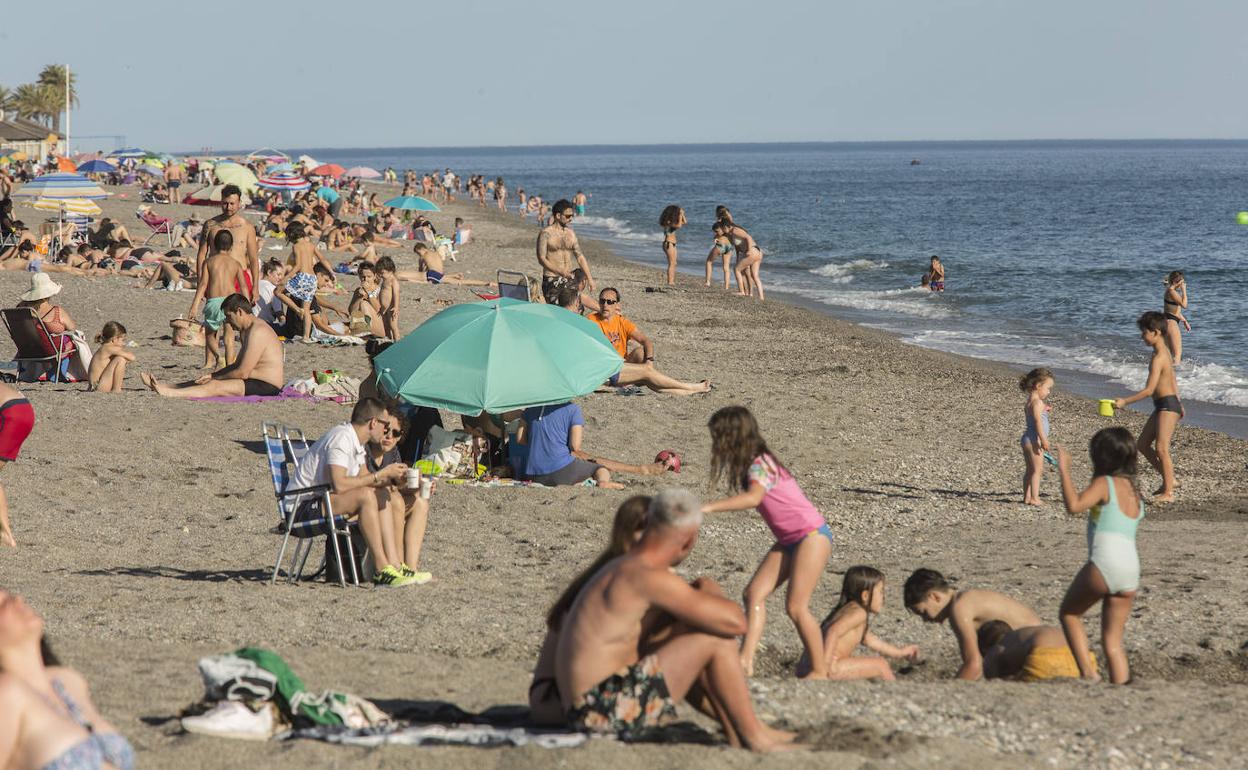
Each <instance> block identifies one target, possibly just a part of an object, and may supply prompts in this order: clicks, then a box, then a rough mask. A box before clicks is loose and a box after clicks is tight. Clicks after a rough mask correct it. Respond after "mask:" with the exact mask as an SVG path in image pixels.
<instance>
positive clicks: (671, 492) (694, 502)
mask: <svg viewBox="0 0 1248 770" xmlns="http://www.w3.org/2000/svg"><path fill="white" fill-rule="evenodd" d="M646 521H647V522H648V523H649V524H650V525H652V526H662V527H673V528H676V529H683V528H685V527H697V526H701V524H702V501H701V500H699V499H698V496H697V495H695V494H694V493H692V492H690V491H689V490H687V489H680V488H672V489H664V490H663V491H662V492H659V493H658V494H657V495H655V496H654V497H653V498H651V499H650V507H649V508H648V509H647V510H646Z"/></svg>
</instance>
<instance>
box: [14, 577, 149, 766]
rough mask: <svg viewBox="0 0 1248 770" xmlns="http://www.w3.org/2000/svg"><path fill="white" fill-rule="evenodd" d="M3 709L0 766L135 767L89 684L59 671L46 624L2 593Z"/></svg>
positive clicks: (17, 600)
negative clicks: (91, 692) (44, 633)
mask: <svg viewBox="0 0 1248 770" xmlns="http://www.w3.org/2000/svg"><path fill="white" fill-rule="evenodd" d="M0 703H3V704H4V708H3V709H0V767H5V768H9V770H79V769H80V768H81V769H82V770H100V769H101V768H104V767H109V768H116V770H132V768H133V767H134V749H132V748H131V747H130V743H129V742H128V741H127V740H126V739H125V738H124V737H122V736H121V734H119V733H118V732H117V728H115V727H113V726H112V725H111V724H109V723H108V722H107V721H105V719H104V718H103V717H102V716H100V714H99V712H98V711H96V709H95V704H94V703H92V702H91V695H90V693H89V692H88V689H87V680H86V679H84V678H83V676H82V674H79V673H78V672H77V671H74V670H73V669H72V668H67V667H65V666H62V665H60V661H58V660H57V658H56V656H55V655H54V654H53V653H52V650H51V648H49V647H48V644H47V642H46V640H45V639H44V637H43V620H42V619H41V618H40V617H39V615H38V614H37V613H36V612H35V611H34V610H33V609H31V608H30V605H28V604H26V602H24V601H22V599H21V597H19V596H17V595H16V594H11V593H8V592H7V591H0Z"/></svg>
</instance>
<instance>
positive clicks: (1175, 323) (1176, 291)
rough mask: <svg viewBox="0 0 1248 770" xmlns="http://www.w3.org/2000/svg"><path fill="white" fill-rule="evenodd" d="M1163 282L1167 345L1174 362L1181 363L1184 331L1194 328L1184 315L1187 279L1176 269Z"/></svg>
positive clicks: (1163, 313) (1163, 309) (1163, 312)
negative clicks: (1164, 287) (1164, 288)
mask: <svg viewBox="0 0 1248 770" xmlns="http://www.w3.org/2000/svg"><path fill="white" fill-rule="evenodd" d="M1162 283H1164V284H1165V285H1166V291H1165V294H1163V295H1162V299H1161V302H1162V315H1164V316H1165V317H1166V347H1168V348H1170V355H1171V356H1173V357H1174V363H1175V364H1179V363H1181V362H1182V361H1183V331H1184V329H1186V330H1187V331H1189V332H1190V331H1191V330H1192V325H1191V324H1190V323H1188V322H1187V319H1186V318H1184V317H1183V311H1184V310H1185V309H1186V308H1187V279H1185V278H1184V277H1183V271H1182V270H1175V271H1173V272H1171V273H1170V274H1169V275H1167V276H1166V279H1165V280H1164V281H1162Z"/></svg>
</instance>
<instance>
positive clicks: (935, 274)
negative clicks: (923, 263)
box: [926, 254, 945, 291]
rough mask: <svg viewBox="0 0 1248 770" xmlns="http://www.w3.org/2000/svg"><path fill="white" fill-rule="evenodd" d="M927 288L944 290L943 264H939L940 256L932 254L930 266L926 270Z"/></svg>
mask: <svg viewBox="0 0 1248 770" xmlns="http://www.w3.org/2000/svg"><path fill="white" fill-rule="evenodd" d="M926 277H927V284H926V285H927V288H929V289H931V290H932V291H944V290H945V266H944V265H942V264H940V257H938V256H936V255H935V254H933V255H932V262H931V267H929V268H928V270H927V276H926Z"/></svg>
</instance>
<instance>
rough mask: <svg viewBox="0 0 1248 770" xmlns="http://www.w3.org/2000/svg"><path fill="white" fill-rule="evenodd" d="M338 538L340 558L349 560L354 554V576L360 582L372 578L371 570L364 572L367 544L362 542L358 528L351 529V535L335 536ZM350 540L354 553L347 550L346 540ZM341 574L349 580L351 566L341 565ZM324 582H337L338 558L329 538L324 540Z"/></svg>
mask: <svg viewBox="0 0 1248 770" xmlns="http://www.w3.org/2000/svg"><path fill="white" fill-rule="evenodd" d="M335 537H337V538H338V550H339V552H340V553H342V558H344V559H349V558H350V557H351V554H352V553H354V554H355V574H356V575H359V577H360V580H362V581H363V580H368V579H369V578H371V577H372V574H371V573H372V570H369V571H368V573H365V571H364V562H365V558H364V556H365V554H366V553H367V552H368V543H366V542H365V541H364V535H363V533H361V532H360V529H359V527H352V528H351V534H350V535H349V536H348V535H335ZM348 537H350V539H351V547H352V548H353V549H354V551H348V550H347V538H348ZM342 574H344V575H347V576H348V580H350V576H351V565H350V564H348V563H344V564H343V565H342ZM325 582H326V583H337V582H338V557H337V556H336V555H335V554H334V544H333V543H331V542H329V538H328V537H327V538H325Z"/></svg>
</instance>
